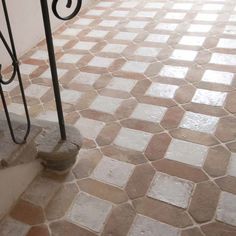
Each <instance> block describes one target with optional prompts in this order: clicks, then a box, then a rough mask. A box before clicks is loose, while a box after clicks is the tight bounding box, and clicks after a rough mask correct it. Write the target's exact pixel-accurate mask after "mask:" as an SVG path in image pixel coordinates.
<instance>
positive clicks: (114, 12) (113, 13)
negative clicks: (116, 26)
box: [110, 11, 129, 17]
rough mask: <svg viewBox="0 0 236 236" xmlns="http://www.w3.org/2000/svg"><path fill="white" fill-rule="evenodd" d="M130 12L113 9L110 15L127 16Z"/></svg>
mask: <svg viewBox="0 0 236 236" xmlns="http://www.w3.org/2000/svg"><path fill="white" fill-rule="evenodd" d="M128 14H129V11H113V12H112V13H111V14H110V16H114V17H126V16H127V15H128Z"/></svg>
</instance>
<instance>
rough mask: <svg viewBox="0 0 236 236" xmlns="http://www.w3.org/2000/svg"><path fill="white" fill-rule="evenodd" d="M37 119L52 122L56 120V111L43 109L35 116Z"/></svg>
mask: <svg viewBox="0 0 236 236" xmlns="http://www.w3.org/2000/svg"><path fill="white" fill-rule="evenodd" d="M36 118H37V119H39V120H47V121H52V122H57V121H58V117H57V112H56V111H45V112H42V113H40V114H39V115H38V116H37V117H36Z"/></svg>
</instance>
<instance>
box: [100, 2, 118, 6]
mask: <svg viewBox="0 0 236 236" xmlns="http://www.w3.org/2000/svg"><path fill="white" fill-rule="evenodd" d="M113 5H114V2H99V3H98V4H97V5H96V6H97V7H111V6H113Z"/></svg>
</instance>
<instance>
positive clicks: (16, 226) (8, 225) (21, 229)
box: [0, 217, 30, 236]
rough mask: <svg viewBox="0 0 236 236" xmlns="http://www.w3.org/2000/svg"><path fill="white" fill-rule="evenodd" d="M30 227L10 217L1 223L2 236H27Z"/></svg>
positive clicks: (0, 233) (0, 231)
mask: <svg viewBox="0 0 236 236" xmlns="http://www.w3.org/2000/svg"><path fill="white" fill-rule="evenodd" d="M29 229H30V226H29V225H26V224H24V223H22V222H20V221H17V220H15V219H12V218H10V217H7V218H5V219H4V220H2V222H1V223H0V235H1V236H16V235H17V236H25V235H26V234H27V232H28V231H29Z"/></svg>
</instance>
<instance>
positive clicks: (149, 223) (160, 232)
mask: <svg viewBox="0 0 236 236" xmlns="http://www.w3.org/2000/svg"><path fill="white" fill-rule="evenodd" d="M154 235H155V236H179V235H180V230H179V229H177V228H175V227H173V226H171V225H167V224H164V223H162V222H159V221H157V220H154V219H151V218H149V217H146V216H143V215H137V216H136V218H135V220H134V222H133V224H132V226H131V229H130V232H129V234H128V236H154Z"/></svg>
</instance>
